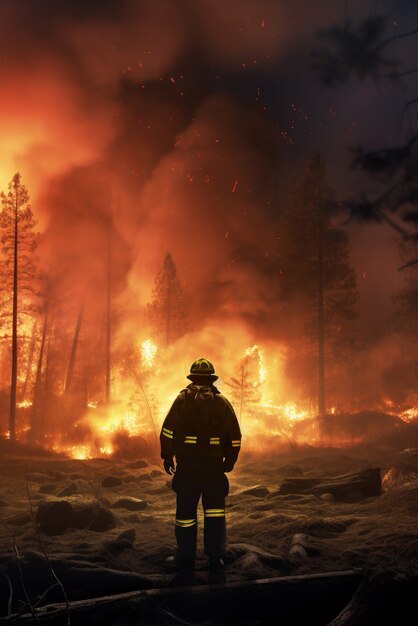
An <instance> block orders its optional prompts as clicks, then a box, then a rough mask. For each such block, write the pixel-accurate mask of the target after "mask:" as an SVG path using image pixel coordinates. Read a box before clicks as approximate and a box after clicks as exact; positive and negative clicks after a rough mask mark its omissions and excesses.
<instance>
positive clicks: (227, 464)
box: [224, 459, 235, 473]
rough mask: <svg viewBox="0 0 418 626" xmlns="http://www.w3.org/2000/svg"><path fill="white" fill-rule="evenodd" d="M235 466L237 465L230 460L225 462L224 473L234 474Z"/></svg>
mask: <svg viewBox="0 0 418 626" xmlns="http://www.w3.org/2000/svg"><path fill="white" fill-rule="evenodd" d="M234 465H235V463H233V462H232V461H229V460H228V459H225V460H224V472H225V473H227V472H232V470H233V469H234Z"/></svg>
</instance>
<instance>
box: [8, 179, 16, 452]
mask: <svg viewBox="0 0 418 626" xmlns="http://www.w3.org/2000/svg"><path fill="white" fill-rule="evenodd" d="M17 235H18V196H17V189H15V211H14V255H13V322H12V378H11V383H10V425H9V431H10V439H11V440H13V441H14V440H15V439H16V388H17V264H18V241H17Z"/></svg>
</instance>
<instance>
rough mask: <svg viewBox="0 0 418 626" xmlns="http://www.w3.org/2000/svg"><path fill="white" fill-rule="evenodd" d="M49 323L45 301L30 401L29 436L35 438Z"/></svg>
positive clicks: (37, 430)
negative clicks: (33, 385) (31, 399)
mask: <svg viewBox="0 0 418 626" xmlns="http://www.w3.org/2000/svg"><path fill="white" fill-rule="evenodd" d="M48 325H49V303H48V302H47V303H46V308H45V319H44V326H43V329H42V339H41V347H40V350H39V357H38V364H37V367H36V377H35V388H34V392H33V403H32V424H31V438H32V439H37V438H38V436H39V435H40V401H41V387H42V364H43V360H44V352H45V343H46V337H47V334H48Z"/></svg>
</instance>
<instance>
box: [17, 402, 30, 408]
mask: <svg viewBox="0 0 418 626" xmlns="http://www.w3.org/2000/svg"><path fill="white" fill-rule="evenodd" d="M16 406H17V407H18V408H19V409H27V408H29V407H30V406H32V402H31V401H30V400H22V402H18V403H17V405H16Z"/></svg>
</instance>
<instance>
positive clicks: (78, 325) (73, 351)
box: [64, 300, 84, 394]
mask: <svg viewBox="0 0 418 626" xmlns="http://www.w3.org/2000/svg"><path fill="white" fill-rule="evenodd" d="M83 315H84V300H83V302H82V303H81V305H80V311H79V313H78V317H77V323H76V326H75V331H74V337H73V345H72V347H71V353H70V360H69V362H68V369H67V375H66V377H65V386H64V394H68V392H69V391H70V387H71V380H72V378H73V372H74V365H75V359H76V356H77V348H78V340H79V337H80V329H81V324H82V322H83Z"/></svg>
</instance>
